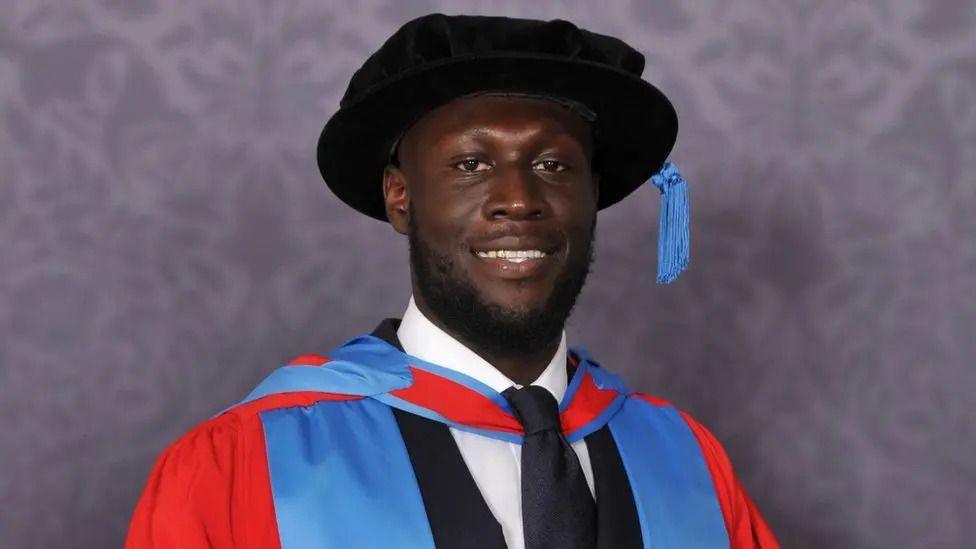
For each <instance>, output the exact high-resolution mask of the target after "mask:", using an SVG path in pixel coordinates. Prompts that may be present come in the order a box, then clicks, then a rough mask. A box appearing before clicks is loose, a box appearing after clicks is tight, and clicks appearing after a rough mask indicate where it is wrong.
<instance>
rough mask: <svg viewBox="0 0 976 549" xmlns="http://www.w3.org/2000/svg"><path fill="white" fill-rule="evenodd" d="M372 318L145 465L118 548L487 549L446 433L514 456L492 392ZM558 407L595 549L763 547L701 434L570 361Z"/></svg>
mask: <svg viewBox="0 0 976 549" xmlns="http://www.w3.org/2000/svg"><path fill="white" fill-rule="evenodd" d="M396 322H397V321H395V320H393V319H388V320H386V321H384V322H383V323H381V324H380V326H379V327H378V328H377V329H376V330H375V331H374V332H373V333H372V334H370V335H366V336H360V337H357V338H353V339H351V340H349V341H348V342H346V343H344V344H343V345H341V346H339V347H338V348H336V349H334V350H333V351H331V352H330V353H328V354H327V355H324V356H323V355H303V356H300V357H298V358H297V359H295V360H294V361H292V362H291V364H289V365H288V366H284V367H281V368H279V369H277V370H275V371H274V372H273V373H272V374H271V375H270V376H268V378H266V379H265V380H264V381H262V382H261V383H260V384H259V385H258V387H257V388H255V390H254V391H252V392H251V394H249V395H248V396H247V397H246V398H245V399H244V400H243V401H242V402H241V403H239V404H237V405H235V406H232V407H231V408H229V409H227V410H225V411H223V412H222V413H220V414H218V415H217V416H215V417H213V418H211V419H210V420H208V421H205V422H204V423H202V424H200V425H199V426H197V427H196V428H194V429H193V430H191V431H190V432H188V433H187V434H185V435H184V436H183V437H181V438H180V439H179V440H177V441H176V442H175V443H174V444H172V445H171V446H170V447H169V448H168V449H167V450H166V451H165V452H163V454H162V455H161V456H160V457H159V459H158V460H157V461H156V464H155V466H154V468H153V471H152V473H151V475H150V478H149V481H148V483H147V485H146V487H145V490H144V491H143V494H142V497H141V498H140V500H139V503H138V504H137V506H136V509H135V513H134V516H133V518H132V523H131V525H130V528H129V534H128V537H127V540H126V548H127V549H149V548H181V549H197V548H200V549H202V548H225V547H226V548H231V547H234V548H255V549H258V548H260V549H266V548H283V549H293V548H303V549H305V548H309V549H312V548H333V547H338V548H346V547H355V548H373V547H376V548H389V547H411V548H413V547H418V548H420V547H435V546H436V547H437V548H440V549H450V548H466V549H467V548H472V549H482V548H483V549H500V548H504V547H505V541H504V538H503V536H502V529H501V526H500V525H499V524H498V522H497V521H496V520H495V518H494V517H493V515H492V514H491V511H490V510H489V508H488V506H487V504H486V503H485V501H484V498H483V497H482V496H481V493H480V492H479V491H478V488H477V486H476V484H475V482H474V479H473V478H472V476H471V474H470V472H469V471H468V469H467V466H466V465H465V463H464V461H463V459H462V457H461V454H460V452H459V450H458V448H457V445H456V444H455V442H454V439H453V437H452V436H451V434H450V430H449V427H455V428H458V429H464V430H468V431H472V432H475V433H479V434H482V435H484V436H490V437H493V438H497V439H500V440H507V441H511V442H516V443H521V433H522V429H521V425H520V424H519V423H518V421H517V420H516V419H515V417H514V416H513V414H512V410H511V408H510V407H509V405H508V403H507V401H506V400H505V399H504V397H502V395H500V394H498V393H497V392H495V391H493V390H492V389H490V388H489V387H487V386H485V385H483V384H482V383H480V382H478V381H477V380H474V379H472V378H470V377H467V376H465V375H463V374H460V373H458V372H455V371H453V370H449V369H447V368H444V367H441V366H438V365H436V364H431V363H427V362H424V361H422V360H420V359H418V358H416V357H412V356H409V355H406V354H405V353H404V352H403V349H402V347H401V346H400V344H399V341H398V340H397V337H396ZM568 362H569V364H568V365H567V368H568V369H569V371H570V373H571V375H570V382H569V386H568V388H567V391H566V395H565V397H564V398H563V402H561V403H560V419H561V423H562V426H563V431H564V433H565V435H566V438H567V440H568V441H569V442H573V441H575V440H579V439H580V438H583V439H584V440H585V441H586V446H587V450H588V452H589V454H590V458H591V462H592V467H593V477H594V484H595V492H596V503H597V534H598V547H599V548H600V549H609V548H621V549H627V548H638V547H643V548H654V549H671V548H682V549H687V548H696V547H701V548H724V547H729V548H732V549H744V548H762V549H766V548H777V547H779V545H778V543H777V542H776V540H775V538H774V536H773V534H772V532H771V531H770V530H769V528H768V526H767V525H766V523H765V521H764V520H763V518H762V517H761V516H760V514H759V512H758V511H757V509H756V507H755V506H754V505H753V503H752V501H751V500H750V499H749V497H748V495H747V494H746V492H745V491H744V489H743V488H742V486H741V484H740V483H739V481H738V479H737V478H736V476H735V474H734V472H733V470H732V466H731V464H730V462H729V459H728V456H727V455H726V453H725V451H724V450H723V448H722V446H721V445H720V444H719V442H718V441H717V440H716V439H715V437H714V436H713V435H712V434H711V433H710V432H709V431H708V430H707V429H705V427H703V426H702V425H701V424H699V423H698V422H697V421H695V420H694V419H693V418H691V417H690V416H689V415H688V414H685V413H684V412H681V411H679V410H677V409H676V408H675V407H674V406H672V405H671V404H670V403H669V402H667V401H665V400H662V399H658V398H655V397H651V396H648V395H644V394H641V393H636V392H632V391H630V390H628V389H627V388H626V386H625V385H624V384H623V382H622V381H621V380H620V379H619V378H618V377H616V376H614V375H613V374H611V373H609V372H607V371H606V370H605V369H603V368H602V367H601V366H600V365H599V364H598V363H597V362H596V361H594V360H593V359H592V358H591V357H590V356H589V355H588V354H587V353H586V351H584V350H582V349H571V350H570V353H569V360H568Z"/></svg>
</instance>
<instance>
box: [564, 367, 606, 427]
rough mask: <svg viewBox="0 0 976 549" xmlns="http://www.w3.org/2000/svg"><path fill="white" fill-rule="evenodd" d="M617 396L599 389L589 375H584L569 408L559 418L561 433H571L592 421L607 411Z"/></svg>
mask: <svg viewBox="0 0 976 549" xmlns="http://www.w3.org/2000/svg"><path fill="white" fill-rule="evenodd" d="M618 394H619V393H618V392H617V391H613V390H608V389H600V388H599V387H597V386H596V384H595V383H593V377H592V376H590V374H586V375H584V376H583V379H582V380H580V386H579V388H578V389H576V394H575V395H573V401H572V402H570V404H569V408H567V409H566V410H564V411H563V413H562V414H561V415H560V416H559V422H560V423H561V424H562V428H563V432H564V433H566V434H569V433H572V432H573V431H575V430H576V429H579V428H580V427H582V426H584V425H586V424H587V423H589V422H591V421H593V419H594V418H595V417H596V416H598V415H600V414H601V413H602V412H603V411H604V410H606V409H607V406H609V405H610V403H611V402H613V399H615V398H617V395H618Z"/></svg>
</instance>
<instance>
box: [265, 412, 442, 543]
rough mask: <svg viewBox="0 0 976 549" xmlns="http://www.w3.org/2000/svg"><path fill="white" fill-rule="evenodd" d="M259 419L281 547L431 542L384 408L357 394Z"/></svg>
mask: <svg viewBox="0 0 976 549" xmlns="http://www.w3.org/2000/svg"><path fill="white" fill-rule="evenodd" d="M260 417H261V422H262V424H263V426H264V436H265V441H266V444H267V453H268V468H269V470H270V474H271V492H272V495H273V498H274V508H275V516H276V518H277V522H278V533H279V536H280V538H281V547H282V549H330V548H336V547H356V548H357V549H359V548H361V549H373V548H375V549H387V548H389V547H411V548H413V547H417V548H433V547H434V539H433V534H432V533H431V530H430V524H429V522H428V520H427V512H426V510H425V508H424V503H423V499H422V497H421V495H420V489H419V487H418V485H417V480H416V477H415V476H414V472H413V466H412V465H411V463H410V457H409V455H408V454H407V449H406V446H405V445H404V443H403V438H402V437H401V435H400V430H399V428H398V427H397V423H396V419H395V418H394V416H393V411H392V410H391V409H390V407H389V406H386V405H385V404H383V403H381V402H377V401H375V400H372V399H360V400H355V401H344V402H325V403H320V404H316V405H312V406H309V407H293V408H282V409H276V410H270V411H266V412H261V414H260Z"/></svg>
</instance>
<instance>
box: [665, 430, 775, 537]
mask: <svg viewBox="0 0 976 549" xmlns="http://www.w3.org/2000/svg"><path fill="white" fill-rule="evenodd" d="M681 416H682V417H683V418H684V420H685V422H686V423H687V424H688V426H689V427H691V431H692V433H694V435H695V438H696V439H698V444H699V446H701V449H702V454H703V455H704V456H705V461H706V463H707V464H708V471H709V472H710V473H711V475H712V481H713V482H714V484H715V492H716V494H717V495H718V500H719V503H720V505H721V506H722V515H723V516H724V518H725V526H726V528H727V529H728V532H729V540H730V545H729V546H730V548H731V549H779V546H780V545H779V542H777V541H776V537H775V536H773V532H772V530H770V528H769V526H768V525H767V524H766V521H765V520H764V519H763V517H762V515H760V514H759V510H758V509H757V508H756V505H755V504H754V503H753V502H752V500H751V499H750V498H749V494H747V493H746V491H745V488H743V486H742V484H741V483H740V482H739V479H738V477H737V476H736V475H735V471H733V469H732V463H731V461H729V456H728V455H727V454H726V453H725V449H724V448H722V445H721V444H720V443H719V441H718V439H716V438H715V435H713V434H712V433H711V432H710V431H709V430H708V429H706V428H705V426H703V425H702V424H701V423H698V422H697V421H696V420H695V419H694V418H692V417H691V416H690V415H688V414H686V413H684V412H682V413H681Z"/></svg>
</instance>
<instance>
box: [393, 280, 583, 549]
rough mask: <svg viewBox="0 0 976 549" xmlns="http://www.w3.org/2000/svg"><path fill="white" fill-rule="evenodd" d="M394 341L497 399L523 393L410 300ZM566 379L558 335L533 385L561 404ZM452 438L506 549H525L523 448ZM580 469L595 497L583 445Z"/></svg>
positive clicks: (457, 434) (457, 433) (473, 437)
mask: <svg viewBox="0 0 976 549" xmlns="http://www.w3.org/2000/svg"><path fill="white" fill-rule="evenodd" d="M397 337H398V338H399V339H400V344H401V345H403V350H404V351H406V353H407V354H408V355H412V356H415V357H417V358H419V359H422V360H425V361H427V362H432V363H434V364H437V365H438V366H443V367H445V368H450V369H452V370H455V371H457V372H460V373H462V374H464V375H466V376H469V377H472V378H474V379H476V380H478V381H480V382H482V383H484V384H485V385H487V386H489V387H491V388H492V389H494V390H495V391H497V392H499V393H501V392H502V391H504V390H505V389H508V388H509V387H512V386H513V385H514V386H515V387H518V388H521V387H522V386H521V385H518V384H517V383H515V382H514V381H512V380H511V379H509V378H508V377H506V376H505V374H503V373H501V372H500V371H498V370H497V369H495V367H494V366H492V365H491V364H489V363H488V362H487V361H485V359H483V358H481V357H480V356H478V355H477V354H476V353H475V352H474V351H472V350H471V349H469V348H467V347H465V346H464V345H463V344H462V343H461V342H459V341H458V340H456V339H454V338H453V337H451V336H450V335H448V334H447V332H445V331H444V330H441V329H440V328H438V327H437V326H436V325H435V324H434V323H433V322H431V321H430V319H428V318H427V317H426V316H424V314H423V313H422V312H420V309H418V308H417V305H416V303H415V302H414V300H413V297H412V296H411V297H410V303H409V304H408V305H407V310H406V312H404V313H403V320H402V321H401V322H400V327H399V328H398V329H397ZM568 381H569V380H568V379H567V376H566V332H565V331H564V332H563V334H562V339H561V340H560V342H559V348H558V349H557V350H556V354H555V355H553V357H552V360H551V361H549V365H548V366H546V369H545V370H543V371H542V374H540V375H539V377H538V379H536V380H535V381H533V382H532V385H538V386H540V387H544V388H545V389H546V390H548V391H549V392H550V393H552V395H553V396H554V397H556V400H557V401H560V402H561V401H562V398H563V395H564V394H565V393H566V386H567V384H568ZM450 431H451V435H453V436H454V441H455V442H456V443H457V446H458V449H460V450H461V457H462V458H464V463H465V464H466V465H467V466H468V470H470V471H471V476H472V477H474V482H475V484H476V485H477V486H478V490H480V491H481V495H482V496H483V497H484V498H485V502H486V503H487V504H488V508H489V509H490V510H491V512H492V514H493V515H495V519H496V520H498V522H499V524H501V526H502V533H503V534H504V536H505V542H506V544H507V545H508V547H509V548H510V549H524V547H525V539H524V537H523V535H522V487H521V473H522V467H521V464H522V447H521V446H520V445H518V444H515V443H512V442H506V441H503V440H497V439H493V438H488V437H486V436H483V435H479V434H476V433H471V432H468V431H462V430H460V429H455V428H453V427H451V428H450ZM572 448H573V450H575V451H576V455H577V456H578V457H579V460H580V465H581V466H582V467H583V475H584V476H585V477H586V483H587V485H589V487H590V493H591V494H593V493H594V490H593V467H592V466H591V465H590V455H589V453H588V452H587V450H586V443H585V442H584V441H583V440H582V439H581V440H578V441H576V442H574V443H573V444H572Z"/></svg>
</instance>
